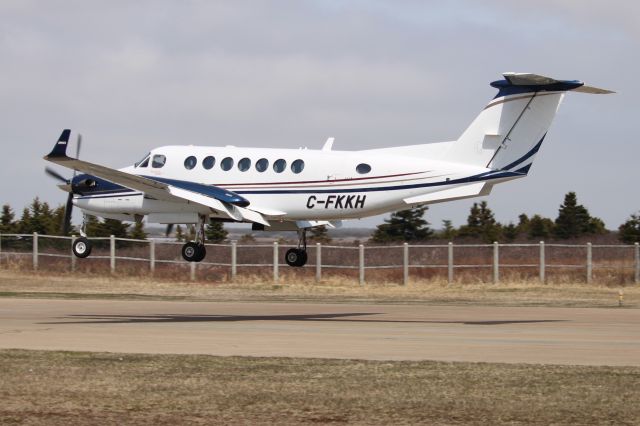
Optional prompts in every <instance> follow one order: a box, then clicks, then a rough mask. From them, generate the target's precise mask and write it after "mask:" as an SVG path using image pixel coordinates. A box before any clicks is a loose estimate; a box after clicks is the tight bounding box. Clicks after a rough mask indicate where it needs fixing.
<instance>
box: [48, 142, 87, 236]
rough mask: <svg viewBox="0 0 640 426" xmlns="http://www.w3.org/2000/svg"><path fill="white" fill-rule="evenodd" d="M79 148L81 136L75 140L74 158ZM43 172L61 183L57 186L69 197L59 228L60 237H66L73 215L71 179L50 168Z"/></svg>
mask: <svg viewBox="0 0 640 426" xmlns="http://www.w3.org/2000/svg"><path fill="white" fill-rule="evenodd" d="M81 146H82V135H81V134H78V138H77V140H76V158H80V147H81ZM44 172H45V173H46V174H47V175H49V176H50V177H52V178H53V179H56V180H58V181H60V182H62V185H58V186H59V187H60V188H61V189H63V190H64V191H67V192H68V193H69V195H67V202H66V204H65V205H64V218H63V220H62V227H61V232H62V235H67V234H69V231H70V230H71V214H72V213H73V189H72V187H71V181H72V179H73V178H72V179H67V178H65V177H64V176H62V175H61V174H60V173H58V172H56V171H55V170H53V169H52V168H50V167H45V168H44ZM73 177H76V171H75V170H74V171H73Z"/></svg>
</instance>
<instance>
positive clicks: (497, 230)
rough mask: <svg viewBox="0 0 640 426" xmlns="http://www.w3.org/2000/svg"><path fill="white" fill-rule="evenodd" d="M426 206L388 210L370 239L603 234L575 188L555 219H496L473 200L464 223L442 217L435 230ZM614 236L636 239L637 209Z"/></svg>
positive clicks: (488, 239)
mask: <svg viewBox="0 0 640 426" xmlns="http://www.w3.org/2000/svg"><path fill="white" fill-rule="evenodd" d="M427 209H428V207H426V206H421V207H415V208H412V209H407V210H402V211H399V212H395V213H393V214H391V217H390V218H389V219H386V220H385V223H383V224H381V225H378V227H377V228H376V230H375V232H374V233H373V235H372V236H371V241H373V242H376V243H387V242H397V241H423V240H428V239H433V238H438V239H446V240H453V239H473V240H481V241H484V242H486V243H491V242H494V241H500V242H512V241H515V240H516V239H523V238H526V239H530V240H534V239H535V240H540V239H549V238H555V239H560V240H568V239H575V238H580V237H583V236H588V235H598V234H606V233H608V232H609V231H607V229H606V228H605V225H604V222H603V221H602V220H601V219H600V218H597V217H594V216H591V215H590V214H589V210H587V208H586V207H585V206H583V205H581V204H578V199H577V196H576V193H575V192H569V193H567V194H566V195H565V197H564V202H563V203H562V204H561V205H560V208H559V209H558V216H557V217H556V218H555V219H551V218H547V217H543V216H541V215H538V214H536V215H533V216H532V217H529V216H528V215H526V214H524V213H523V214H521V215H519V216H518V223H517V224H514V223H513V222H511V223H508V224H501V223H499V222H498V221H497V220H496V219H495V216H494V214H493V211H491V209H490V208H489V206H488V204H487V202H486V201H482V202H480V203H473V205H472V206H471V209H470V211H469V216H468V217H467V223H466V224H465V225H462V226H460V227H459V228H455V227H454V226H453V225H452V222H451V221H450V220H444V221H443V224H442V229H441V230H440V231H435V230H433V229H432V228H431V226H430V223H429V222H427V221H426V220H425V219H424V215H425V213H426V211H427ZM618 238H619V239H620V240H621V241H622V242H624V243H629V244H631V243H635V242H640V212H638V213H637V214H632V215H631V217H630V218H629V219H628V220H627V221H626V222H624V223H623V224H622V225H620V227H619V228H618Z"/></svg>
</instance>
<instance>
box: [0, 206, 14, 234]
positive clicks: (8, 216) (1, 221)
mask: <svg viewBox="0 0 640 426" xmlns="http://www.w3.org/2000/svg"><path fill="white" fill-rule="evenodd" d="M15 216H16V215H15V213H14V212H13V210H12V209H11V206H10V205H9V204H5V205H3V206H2V216H0V233H3V234H12V233H14V232H15V231H16V223H15V222H14V219H15Z"/></svg>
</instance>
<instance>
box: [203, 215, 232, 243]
mask: <svg viewBox="0 0 640 426" xmlns="http://www.w3.org/2000/svg"><path fill="white" fill-rule="evenodd" d="M228 234H229V232H227V230H226V229H224V224H223V223H222V222H221V221H219V220H214V219H209V223H208V224H207V227H206V229H205V235H206V237H207V240H208V241H211V242H212V243H221V242H223V241H224V240H226V239H227V235H228Z"/></svg>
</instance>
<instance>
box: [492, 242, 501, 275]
mask: <svg viewBox="0 0 640 426" xmlns="http://www.w3.org/2000/svg"><path fill="white" fill-rule="evenodd" d="M498 282H500V245H499V244H498V242H497V241H494V242H493V283H494V284H498Z"/></svg>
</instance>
